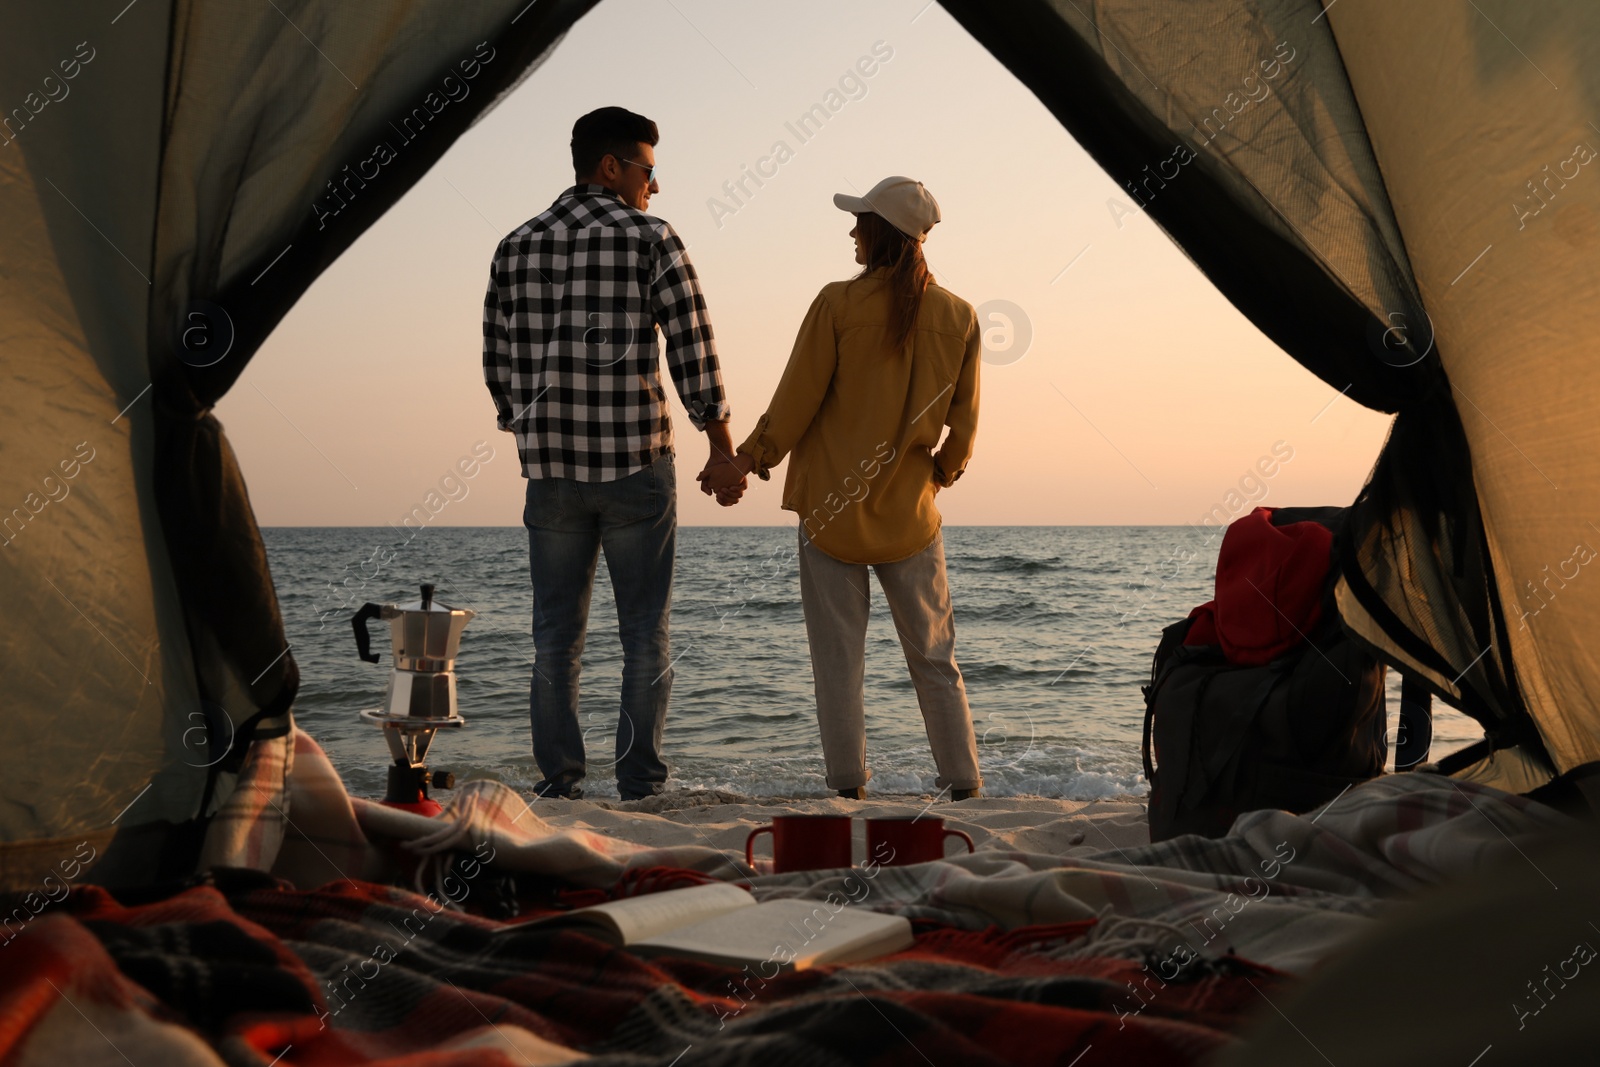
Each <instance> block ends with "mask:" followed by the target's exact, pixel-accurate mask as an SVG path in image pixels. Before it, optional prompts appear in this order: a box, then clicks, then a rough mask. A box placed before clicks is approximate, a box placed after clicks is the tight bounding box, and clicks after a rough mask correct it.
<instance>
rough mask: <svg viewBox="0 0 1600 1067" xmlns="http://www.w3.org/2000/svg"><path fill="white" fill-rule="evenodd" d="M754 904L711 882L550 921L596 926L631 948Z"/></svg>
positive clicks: (727, 885)
mask: <svg viewBox="0 0 1600 1067" xmlns="http://www.w3.org/2000/svg"><path fill="white" fill-rule="evenodd" d="M755 903H756V901H755V898H754V897H752V896H751V895H750V894H749V892H747V891H746V890H743V889H740V888H739V887H738V886H736V885H733V884H731V883H728V882H714V883H712V884H710V885H695V886H690V887H688V888H687V889H668V890H666V891H665V892H662V893H647V894H645V895H644V896H641V897H629V898H627V899H626V900H610V901H607V902H606V903H604V904H595V905H593V906H592V907H587V908H579V909H577V910H576V911H572V912H568V913H567V914H566V915H559V916H553V917H552V918H553V919H555V920H557V921H560V920H566V921H570V922H579V923H584V924H586V925H597V926H600V927H602V928H603V929H605V930H606V931H607V932H608V933H610V934H612V935H613V936H612V938H611V939H612V940H614V941H615V942H617V943H618V944H623V945H631V944H633V943H634V942H636V941H640V940H643V939H644V938H647V937H653V936H655V935H656V934H661V933H665V932H666V931H668V930H671V929H674V928H675V927H679V926H686V925H691V924H694V923H698V922H701V921H703V920H706V919H714V918H715V917H717V916H719V915H725V914H727V913H728V912H730V911H737V910H738V909H740V908H750V907H754V906H755ZM546 921H549V920H546Z"/></svg>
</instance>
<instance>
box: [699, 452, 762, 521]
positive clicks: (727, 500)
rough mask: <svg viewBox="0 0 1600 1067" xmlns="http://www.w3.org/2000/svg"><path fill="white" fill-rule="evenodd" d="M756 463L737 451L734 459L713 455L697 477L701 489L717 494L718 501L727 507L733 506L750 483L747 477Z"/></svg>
mask: <svg viewBox="0 0 1600 1067" xmlns="http://www.w3.org/2000/svg"><path fill="white" fill-rule="evenodd" d="M753 466H754V463H753V462H752V461H751V459H750V457H749V456H747V455H745V454H744V453H742V452H740V453H736V454H735V455H734V457H733V458H732V459H724V458H723V457H721V456H713V457H712V458H711V459H710V460H708V461H707V462H706V465H705V467H704V468H703V469H702V470H701V471H700V473H699V474H697V475H695V479H696V480H697V481H698V482H699V483H700V491H701V492H702V493H705V494H706V495H707V496H715V497H716V498H717V503H718V504H721V505H722V506H723V507H725V508H729V507H732V506H733V505H735V504H737V503H738V502H739V498H740V497H742V496H744V491H745V490H746V489H747V488H749V486H750V483H749V481H748V480H747V479H746V478H745V475H747V474H748V473H749V472H750V470H751V469H752V468H753Z"/></svg>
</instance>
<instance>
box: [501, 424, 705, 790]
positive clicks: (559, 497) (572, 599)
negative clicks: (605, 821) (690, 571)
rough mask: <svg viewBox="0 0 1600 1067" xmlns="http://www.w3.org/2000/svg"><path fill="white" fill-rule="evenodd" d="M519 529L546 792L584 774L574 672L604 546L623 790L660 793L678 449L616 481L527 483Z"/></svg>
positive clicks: (532, 702)
mask: <svg viewBox="0 0 1600 1067" xmlns="http://www.w3.org/2000/svg"><path fill="white" fill-rule="evenodd" d="M522 524H523V525H524V526H526V527H527V528H528V571H529V574H530V576H531V577H532V579H533V645H534V665H533V681H532V685H531V693H530V697H529V719H530V721H531V724H532V728H533V756H534V759H535V760H536V761H537V762H538V764H539V770H540V772H541V773H542V774H543V775H544V778H545V781H546V782H547V783H549V788H550V789H551V791H553V792H556V793H566V792H569V791H570V790H572V788H573V787H575V786H578V785H579V784H580V783H581V782H582V781H583V779H584V777H585V775H586V774H587V773H588V767H587V762H586V759H585V753H584V731H583V730H582V729H581V728H580V727H579V725H578V673H579V671H580V669H581V668H580V660H581V657H582V655H583V642H584V636H585V633H586V631H587V629H588V623H589V597H590V594H591V593H592V592H593V590H594V572H595V565H596V563H597V561H598V559H599V554H600V550H601V549H602V548H603V549H605V554H606V567H607V569H608V570H609V571H610V572H611V586H612V589H613V590H614V591H615V594H616V601H617V623H618V630H619V631H620V632H621V636H622V707H621V713H620V716H619V718H618V720H617V731H616V746H615V756H614V760H615V766H616V769H617V790H618V791H619V792H620V793H621V794H622V798H623V799H624V800H637V799H638V798H640V797H644V796H650V795H652V794H654V793H659V792H661V791H662V790H663V789H664V788H665V787H666V786H665V783H666V780H667V765H666V764H665V763H664V762H662V759H661V733H662V729H663V727H664V726H665V724H666V718H667V699H668V697H669V695H670V693H671V691H672V674H671V670H670V666H671V660H670V654H669V647H668V617H667V616H668V613H669V611H670V609H671V607H672V567H673V560H674V557H675V555H676V552H677V525H678V491H677V478H676V474H675V472H674V468H673V462H672V455H671V454H670V453H667V454H663V455H661V456H659V457H657V458H656V460H655V462H654V463H652V464H651V465H650V466H648V467H646V468H645V469H644V470H641V471H636V472H634V473H633V474H630V475H628V476H627V477H625V478H618V479H617V480H616V481H610V482H580V481H576V480H574V479H571V478H529V479H528V494H527V505H526V507H525V508H524V509H523V513H522Z"/></svg>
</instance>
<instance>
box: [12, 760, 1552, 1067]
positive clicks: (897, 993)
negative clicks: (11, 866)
mask: <svg viewBox="0 0 1600 1067" xmlns="http://www.w3.org/2000/svg"><path fill="white" fill-rule="evenodd" d="M291 752H292V756H291ZM291 758H292V762H293V767H294V775H293V777H292V779H291V778H288V777H287V776H286V773H285V772H286V770H287V767H288V765H289V762H290V760H291ZM239 781H240V785H239V787H238V789H236V790H235V793H234V795H233V796H232V797H230V798H229V799H228V806H227V807H226V810H227V811H228V812H229V813H230V814H229V817H228V818H227V819H225V820H223V821H222V823H221V824H220V825H221V827H222V828H221V830H219V832H218V836H217V838H216V839H215V841H214V842H208V848H209V847H211V846H213V845H214V850H213V851H211V852H209V853H208V854H210V855H212V856H214V857H224V858H226V857H240V858H242V859H243V860H245V861H247V862H268V861H269V860H268V857H269V856H273V857H274V862H275V866H274V868H273V870H274V871H275V872H276V873H277V874H279V875H281V876H282V878H283V879H288V880H280V879H277V878H273V877H271V876H269V875H267V874H264V873H262V872H260V871H251V870H234V869H229V868H226V867H220V868H218V869H217V870H216V871H214V872H213V874H212V875H211V876H210V877H209V878H208V879H207V880H206V882H205V884H201V885H196V886H193V887H190V888H187V889H185V890H183V891H181V892H176V893H173V892H170V891H169V892H167V893H153V894H151V896H152V897H154V898H157V899H150V900H135V899H122V900H118V899H116V898H114V897H113V896H111V895H110V894H108V893H107V892H106V891H104V890H102V889H98V888H95V887H92V886H84V887H79V888H75V889H74V890H73V891H72V893H71V895H70V896H69V897H67V898H66V900H64V901H63V902H61V903H59V904H57V905H55V906H54V907H52V908H50V909H47V910H46V911H44V913H43V914H41V915H40V916H39V917H38V918H36V919H35V920H34V921H32V922H31V923H29V924H28V926H27V927H26V928H25V929H24V930H23V932H22V933H21V934H20V935H19V936H16V937H14V938H12V939H11V940H10V941H9V942H7V943H6V944H5V945H4V946H3V948H0V952H4V953H6V954H7V955H4V956H3V957H0V964H3V966H0V973H3V974H4V982H3V983H0V1063H4V1064H21V1065H28V1067H32V1065H34V1064H38V1065H41V1067H42V1065H46V1064H48V1065H51V1067H54V1065H57V1064H61V1063H70V1064H73V1065H74V1067H78V1065H80V1064H89V1063H98V1062H106V1063H114V1064H121V1063H132V1064H135V1065H137V1067H145V1065H146V1064H179V1065H186V1064H196V1065H200V1064H204V1065H207V1067H214V1065H218V1064H224V1063H225V1064H229V1065H253V1067H270V1065H272V1064H275V1063H279V1062H281V1063H284V1064H306V1065H321V1064H329V1065H332V1064H367V1063H381V1064H386V1065H392V1067H402V1065H403V1067H454V1065H456V1064H469V1063H470V1064H500V1063H515V1064H551V1063H567V1062H571V1061H573V1060H574V1059H577V1058H583V1057H590V1058H593V1060H594V1061H595V1062H597V1063H600V1064H669V1065H670V1064H677V1063H679V1062H682V1063H684V1064H685V1067H687V1065H689V1064H694V1063H705V1062H711V1063H727V1064H746V1063H755V1062H758V1061H759V1062H761V1063H762V1065H763V1067H769V1065H770V1067H775V1065H777V1064H786V1063H805V1064H813V1063H816V1064H833V1063H839V1064H844V1063H865V1064H902V1063H903V1064H913V1065H916V1064H931V1063H940V1064H943V1063H963V1064H991V1063H993V1064H999V1063H1065V1064H1073V1063H1076V1062H1077V1061H1078V1058H1080V1057H1082V1056H1084V1055H1086V1054H1087V1053H1088V1052H1089V1051H1090V1050H1091V1049H1095V1048H1098V1049H1100V1050H1101V1052H1102V1053H1105V1052H1109V1053H1111V1054H1112V1055H1114V1056H1120V1057H1123V1058H1125V1059H1127V1060H1129V1061H1131V1062H1136V1063H1150V1064H1164V1063H1193V1062H1196V1061H1197V1060H1198V1059H1200V1058H1202V1057H1204V1056H1206V1055H1208V1054H1209V1053H1211V1052H1212V1051H1214V1050H1216V1049H1217V1048H1218V1047H1219V1046H1221V1045H1223V1044H1225V1043H1227V1042H1228V1041H1229V1040H1230V1037H1229V1035H1230V1034H1231V1033H1233V1032H1234V1031H1235V1029H1236V1028H1237V1026H1238V1025H1239V1023H1240V1021H1241V1019H1242V1018H1243V1017H1244V1016H1245V1015H1246V1014H1247V1013H1249V1012H1252V1011H1258V1010H1261V1009H1262V1007H1263V1005H1266V1004H1268V1003H1269V1002H1271V1001H1275V1000H1276V996H1275V992H1276V991H1278V990H1279V989H1280V988H1281V987H1283V986H1284V985H1285V984H1287V983H1289V982H1292V981H1293V978H1292V976H1293V975H1296V974H1300V973H1304V972H1305V971H1306V970H1308V969H1310V968H1311V967H1312V966H1313V965H1314V964H1316V963H1317V962H1319V961H1321V960H1322V959H1325V958H1326V957H1327V956H1328V955H1329V954H1330V953H1331V952H1333V951H1335V950H1336V948H1337V947H1338V946H1339V945H1340V944H1341V943H1342V942H1344V941H1345V940H1346V939H1348V938H1349V937H1350V936H1351V935H1352V934H1353V933H1355V932H1358V931H1360V930H1362V929H1364V928H1365V927H1366V926H1367V925H1369V924H1370V923H1371V921H1372V920H1371V917H1372V916H1373V915H1374V914H1375V913H1376V912H1378V911H1379V910H1380V909H1382V908H1383V907H1384V906H1385V902H1386V901H1387V900H1388V899H1389V898H1393V897H1397V896H1401V895H1405V894H1408V893H1410V892H1412V891H1413V890H1415V889H1418V888H1420V887H1422V886H1426V885H1430V884H1433V883H1437V882H1441V881H1446V880H1455V879H1461V878H1466V877H1470V876H1472V875H1474V874H1475V873H1478V872H1480V871H1483V870H1485V869H1487V868H1489V867H1491V866H1493V865H1497V864H1499V863H1502V862H1504V861H1506V860H1507V859H1508V858H1511V857H1514V856H1515V855H1516V854H1517V853H1520V852H1521V851H1522V850H1523V849H1524V848H1525V847H1526V846H1527V844H1528V843H1530V842H1532V841H1533V840H1534V839H1536V838H1538V837H1540V836H1542V835H1545V834H1551V833H1555V832H1557V831H1560V830H1563V829H1566V828H1567V827H1569V826H1571V822H1570V820H1568V819H1567V818H1566V817H1565V816H1562V815H1560V814H1559V813H1557V812H1555V811H1553V810H1551V809H1548V808H1545V807H1543V806H1541V805H1538V804H1536V803H1533V802H1530V801H1527V800H1523V799H1521V798H1518V797H1514V796H1508V795H1506V794H1503V793H1499V792H1496V791H1495V790H1492V789H1488V788H1486V787H1482V786H1474V785H1470V784H1463V783H1456V782H1452V781H1450V780H1448V779H1444V778H1440V777H1437V776H1431V775H1421V774H1407V775H1396V776H1391V777H1386V778H1380V779H1377V780H1375V781H1372V782H1368V783H1364V784H1363V785H1361V786H1358V787H1355V788H1353V789H1351V790H1349V791H1348V792H1347V793H1345V794H1343V795H1341V796H1340V797H1338V798H1336V799H1335V800H1334V801H1333V802H1332V803H1331V804H1329V805H1327V806H1326V807H1324V808H1323V809H1321V810H1319V811H1316V812H1311V813H1309V814H1307V815H1304V816H1294V815H1290V814H1288V813H1285V812H1254V813H1251V814H1249V815H1246V816H1243V817H1241V818H1240V820H1239V821H1238V822H1237V823H1236V824H1235V826H1234V828H1233V831H1232V833H1230V834H1229V835H1228V836H1227V837H1226V838H1223V839H1221V840H1216V841H1211V840H1205V839H1200V838H1178V839H1174V840H1172V841H1167V842H1163V843H1161V844H1157V845H1150V846H1144V847H1140V848H1130V849H1116V848H1111V849H1108V850H1107V851H1105V852H1102V853H1098V854H1095V855H1091V856H1087V857H1062V856H1046V855H1040V854H1036V853H1027V852H1008V851H999V850H994V849H989V848H986V849H982V850H980V851H979V852H977V853H975V854H972V855H967V856H961V857H957V858H954V859H950V860H945V861H942V862H938V863H928V864H921V865H918V866H913V867H892V868H891V867H880V866H875V865H870V864H869V865H868V866H866V867H864V868H861V869H852V870H849V871H812V872H805V873H799V874H784V875H774V874H769V873H765V872H764V871H755V870H751V869H750V868H748V867H746V866H745V865H744V864H743V862H742V861H741V860H740V859H738V858H736V857H734V856H732V855H730V854H726V853H724V852H723V851H720V850H718V849H715V848H711V847H709V846H708V845H684V846H676V847H671V848H659V847H656V848H652V847H645V846H641V845H636V844H632V843H629V842H624V841H618V840H616V839H615V838H612V837H610V836H606V835H600V834H592V833H588V832H584V831H574V830H558V829H556V828H555V827H552V826H550V825H549V824H547V823H546V822H544V820H542V819H540V818H539V816H538V815H537V814H536V813H534V812H533V811H532V810H530V809H529V807H528V806H527V804H526V803H524V802H523V801H522V800H521V798H520V797H518V796H517V795H516V794H515V793H514V792H512V791H511V790H509V789H507V788H505V787H503V786H500V785H499V784H497V783H493V782H470V783H467V784H466V786H465V787H464V788H462V789H460V790H457V793H456V796H455V797H454V798H453V799H452V802H451V804H450V806H449V807H448V808H447V809H446V812H445V813H444V815H443V816H441V817H439V818H437V819H427V818H424V817H422V816H417V815H413V814H410V813H407V812H401V811H395V810H393V809H389V808H385V807H383V806H381V805H376V804H369V803H365V802H362V801H359V800H355V801H353V800H352V799H351V798H350V797H348V796H347V795H346V794H345V792H344V789H343V786H342V784H341V783H340V782H339V780H338V776H337V774H336V773H334V772H333V769H332V767H331V765H329V764H328V763H327V760H326V757H325V756H324V755H323V754H322V752H321V750H320V749H319V748H317V746H316V744H315V742H313V741H311V740H310V739H309V738H308V737H306V736H305V735H303V734H298V735H296V737H295V738H294V742H293V747H292V750H290V749H284V750H280V751H273V752H271V753H268V754H267V756H266V757H264V758H263V762H262V763H261V764H260V765H259V766H257V767H251V766H248V765H247V767H246V768H245V770H244V772H243V773H242V774H241V776H240V780H239ZM1091 826H1092V824H1091ZM1107 843H1108V844H1109V843H1110V842H1109V840H1108V842H1107ZM274 846H276V847H274ZM374 872H376V873H374ZM376 877H381V878H382V879H383V880H384V881H391V882H392V881H398V882H400V883H402V884H405V885H409V886H411V887H412V888H411V889H403V888H396V887H392V886H387V885H382V884H375V882H374V881H373V880H372V879H374V878H376ZM711 879H725V880H734V881H738V882H740V883H741V884H744V885H747V886H748V887H749V888H750V889H751V891H752V892H753V893H754V894H755V895H756V896H757V897H758V898H761V899H771V898H775V897H795V896H799V897H806V898H816V899H819V900H834V899H838V898H843V899H847V900H848V901H850V902H851V903H853V904H854V905H856V906H860V907H868V908H873V909H877V910H882V911H886V912H892V913H898V914H902V915H905V916H907V917H909V918H911V919H912V920H913V923H914V926H915V929H916V930H917V932H918V937H917V941H916V944H915V946H914V947H913V948H912V949H910V950H908V951H907V952H904V953H900V954H898V955H895V956H891V957H887V958H885V959H882V960H877V961H873V962H871V963H866V964H859V965H852V966H847V967H834V968H819V969H817V970H815V971H809V972H804V973H800V974H791V975H780V976H778V977H775V978H772V979H770V980H765V979H763V978H762V977H761V976H760V975H758V974H754V973H752V972H751V971H750V970H749V969H748V968H747V969H745V970H743V971H731V970H729V969H725V968H717V967H710V966H707V965H703V964H698V963H692V962H688V961H674V960H659V959H658V960H653V961H646V960H643V959H640V958H638V957H635V956H633V955H632V954H630V953H628V952H626V951H622V950H617V949H613V948H609V947H607V946H605V945H603V944H601V943H600V942H597V941H594V940H592V939H590V938H587V937H585V936H582V935H580V934H577V933H573V932H571V931H563V930H558V929H554V928H550V927H543V926H539V925H529V924H527V923H526V922H521V921H516V922H507V921H499V920H497V919H495V918H491V917H489V916H493V915H500V916H510V915H513V914H516V915H518V918H520V919H525V918H527V917H529V916H530V915H537V914H543V913H549V912H551V911H554V910H557V909H560V908H563V907H571V906H579V905H582V904H585V903H592V902H594V901H596V900H600V899H607V898H609V897H615V896H621V895H628V894H631V893H636V892H649V891H654V890H656V889H660V888H668V887H671V886H676V885H682V884H692V883H693V882H696V881H706V880H711ZM413 890H416V891H413ZM423 890H426V892H425V893H423V892H421V891H423Z"/></svg>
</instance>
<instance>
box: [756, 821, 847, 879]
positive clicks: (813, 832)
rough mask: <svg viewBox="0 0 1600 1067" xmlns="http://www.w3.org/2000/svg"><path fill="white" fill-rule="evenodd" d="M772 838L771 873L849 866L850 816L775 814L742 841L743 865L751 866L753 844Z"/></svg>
mask: <svg viewBox="0 0 1600 1067" xmlns="http://www.w3.org/2000/svg"><path fill="white" fill-rule="evenodd" d="M761 834H771V835H772V870H773V872H774V873H776V874H783V873H785V872H788V871H817V870H830V869H832V868H835V867H848V866H850V816H848V815H775V816H773V818H772V825H771V826H758V827H756V828H755V829H754V830H751V831H750V836H749V837H747V838H746V839H745V842H744V858H745V862H746V863H748V864H750V866H752V867H754V866H755V864H756V858H755V842H756V838H757V837H758V836H760V835H761Z"/></svg>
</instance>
